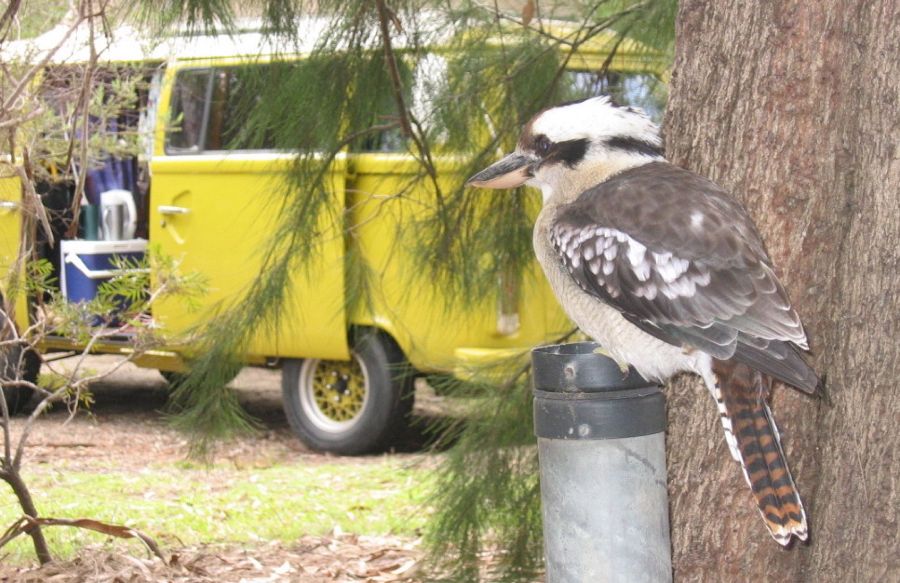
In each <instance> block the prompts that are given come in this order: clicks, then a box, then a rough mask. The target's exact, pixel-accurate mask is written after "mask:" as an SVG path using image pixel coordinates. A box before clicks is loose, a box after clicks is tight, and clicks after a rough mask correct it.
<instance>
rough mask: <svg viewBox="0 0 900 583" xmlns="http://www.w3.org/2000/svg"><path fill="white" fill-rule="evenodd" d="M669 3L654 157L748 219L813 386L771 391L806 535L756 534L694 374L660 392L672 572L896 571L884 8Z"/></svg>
mask: <svg viewBox="0 0 900 583" xmlns="http://www.w3.org/2000/svg"><path fill="white" fill-rule="evenodd" d="M898 6H900V5H898V3H897V2H896V0H874V1H863V2H858V1H857V0H835V1H832V2H809V1H806V0H791V1H786V2H780V1H777V0H769V1H761V2H760V1H757V2H747V3H744V2H709V1H704V0H684V1H683V2H681V4H680V8H679V15H678V23H677V39H678V40H677V54H676V61H675V67H674V77H673V80H672V85H671V93H670V102H669V110H668V117H667V119H666V125H665V133H666V141H667V151H668V154H669V156H670V157H671V159H672V160H673V161H674V162H675V163H677V164H680V165H682V166H685V167H688V168H691V169H693V170H695V171H698V172H700V173H701V174H704V175H706V176H709V177H711V178H712V179H714V180H716V181H717V182H719V183H720V184H722V185H724V186H726V187H728V188H729V189H730V190H731V191H732V192H733V193H734V194H735V196H736V197H737V198H738V199H740V200H741V201H742V202H744V203H745V204H746V205H747V207H748V209H749V210H750V212H751V214H752V215H753V216H754V218H755V219H756V220H757V222H758V224H759V226H760V229H761V231H762V233H763V235H764V237H765V239H766V241H767V244H768V249H769V252H770V254H771V255H772V257H773V259H774V260H775V263H776V264H777V265H778V266H780V268H781V276H782V279H783V281H784V282H785V283H786V286H787V288H788V291H789V293H790V295H791V298H792V300H793V302H794V303H795V305H796V306H797V307H798V310H799V312H800V314H801V316H802V317H803V320H804V322H805V324H806V328H807V333H808V334H809V336H810V337H811V342H812V347H813V352H814V354H815V356H814V358H813V362H814V363H815V367H816V369H817V370H818V371H819V373H820V374H825V375H827V394H828V399H825V400H815V399H811V398H808V397H806V396H804V395H801V394H800V393H798V392H796V391H792V390H790V389H785V388H783V387H782V388H779V389H776V393H775V396H774V399H773V410H774V413H775V418H776V420H777V421H778V424H779V427H780V428H781V434H782V437H783V440H784V442H785V445H786V454H787V458H788V462H789V464H790V466H791V469H792V471H793V473H794V477H795V479H796V481H797V485H798V488H799V490H800V493H801V495H802V496H803V499H804V501H805V504H806V508H807V512H808V514H809V516H810V526H811V529H812V536H811V542H810V544H808V545H795V548H794V549H793V550H788V551H784V550H782V549H781V548H780V547H779V545H777V544H776V543H775V542H774V541H772V539H771V538H769V536H768V534H767V533H766V530H765V528H764V526H763V523H762V521H761V519H760V517H759V515H758V513H757V511H756V509H755V506H754V504H753V503H752V501H751V498H750V495H749V493H748V488H747V486H746V484H745V483H744V478H743V476H742V475H741V471H740V469H739V467H738V465H737V464H736V463H734V462H733V461H732V460H731V459H730V456H729V455H728V451H727V448H726V446H725V442H724V440H723V439H722V432H721V429H720V427H719V426H718V421H717V419H716V413H715V407H714V406H713V404H712V402H711V401H710V399H709V397H708V396H707V395H704V394H703V393H704V390H703V389H702V388H701V387H700V386H699V383H694V382H689V381H685V380H682V381H679V382H676V383H675V384H673V386H672V387H670V391H669V427H670V432H669V441H668V446H669V456H670V457H669V474H670V484H669V485H670V497H671V512H672V529H673V550H674V564H675V577H676V579H677V580H679V581H697V580H703V581H744V580H755V581H898V580H900V553H898V544H900V542H898V541H900V538H898V528H900V479H898V478H900V453H898V451H900V429H898V427H900V390H898V388H897V384H898V382H900V341H898V332H900V330H898V318H900V303H898V298H900V283H898V282H900V251H898V249H900V102H898V100H900V8H898Z"/></svg>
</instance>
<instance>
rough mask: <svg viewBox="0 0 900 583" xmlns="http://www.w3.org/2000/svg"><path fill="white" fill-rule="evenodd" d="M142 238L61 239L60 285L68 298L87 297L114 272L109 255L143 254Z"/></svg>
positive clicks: (131, 256)
mask: <svg viewBox="0 0 900 583" xmlns="http://www.w3.org/2000/svg"><path fill="white" fill-rule="evenodd" d="M146 251H147V241H146V239H129V240H126V241H80V240H78V241H61V242H60V254H61V257H62V261H60V271H62V274H61V277H60V287H61V289H62V293H63V296H64V297H65V298H66V299H67V300H69V301H70V302H80V301H89V300H92V299H94V298H95V297H97V289H98V288H99V287H100V284H102V283H103V282H105V281H109V280H110V279H112V276H113V274H114V273H115V272H116V266H115V264H114V263H113V257H119V258H122V259H129V260H140V259H143V258H144V254H145V253H146Z"/></svg>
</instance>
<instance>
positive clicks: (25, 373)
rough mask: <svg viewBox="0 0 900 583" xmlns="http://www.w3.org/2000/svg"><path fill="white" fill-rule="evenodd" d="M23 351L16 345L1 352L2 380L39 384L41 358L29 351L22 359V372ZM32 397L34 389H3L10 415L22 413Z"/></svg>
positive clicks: (0, 373) (0, 378)
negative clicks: (20, 361)
mask: <svg viewBox="0 0 900 583" xmlns="http://www.w3.org/2000/svg"><path fill="white" fill-rule="evenodd" d="M23 349H24V347H23V346H22V345H20V344H14V345H12V346H11V347H9V348H7V349H6V350H4V351H2V352H0V380H23V381H28V382H31V383H37V379H38V374H39V373H40V372H41V357H40V356H39V355H38V354H37V353H36V352H34V351H33V350H28V351H27V352H25V355H24V358H23V359H22V370H21V371H20V370H17V369H18V366H19V359H20V357H21V356H22V350H23ZM32 396H34V389H30V388H28V387H3V398H4V399H5V400H6V408H7V410H8V411H9V414H10V415H16V414H18V413H21V412H22V410H23V409H25V406H26V405H28V402H29V401H31V397H32Z"/></svg>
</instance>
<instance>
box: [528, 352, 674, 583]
mask: <svg viewBox="0 0 900 583" xmlns="http://www.w3.org/2000/svg"><path fill="white" fill-rule="evenodd" d="M596 348H597V345H596V344H595V343H592V342H580V343H575V344H561V345H557V346H544V347H541V348H536V349H535V350H534V351H533V352H532V362H533V364H534V386H535V390H534V428H535V434H536V435H537V438H538V455H539V456H540V465H541V501H542V505H543V518H544V552H545V554H546V565H547V582H548V583H581V582H603V583H607V582H623V583H625V582H627V583H635V582H653V583H656V582H666V581H671V580H672V558H671V544H670V541H669V507H668V494H667V492H666V451H665V440H664V433H663V432H664V430H665V421H666V412H665V399H664V397H663V395H662V393H661V392H660V390H659V387H657V386H656V385H654V384H652V383H649V382H647V381H646V380H644V379H643V378H642V377H641V376H640V375H638V374H637V372H636V371H634V370H633V369H632V370H630V371H629V372H628V374H627V375H626V374H623V373H622V371H621V370H620V369H619V367H618V365H617V364H616V363H615V362H614V361H613V360H612V359H610V358H608V357H606V356H603V355H601V354H597V353H596V352H595V349H596Z"/></svg>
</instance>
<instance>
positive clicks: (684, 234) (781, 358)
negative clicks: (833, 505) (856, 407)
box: [550, 162, 818, 391]
mask: <svg viewBox="0 0 900 583" xmlns="http://www.w3.org/2000/svg"><path fill="white" fill-rule="evenodd" d="M550 237H551V242H552V244H553V246H554V247H555V248H556V250H557V252H558V253H559V257H560V260H561V261H562V263H563V264H564V265H565V267H566V268H567V269H568V270H569V272H570V273H571V275H572V276H573V277H574V278H575V280H576V281H577V282H578V284H579V285H580V286H581V287H582V288H583V289H585V290H586V291H587V292H589V293H592V294H594V295H596V296H598V297H600V298H601V299H603V300H604V301H606V302H607V303H609V304H610V305H612V306H614V307H616V308H617V309H619V310H620V311H621V312H622V313H623V315H625V317H626V318H628V319H629V320H631V321H632V322H634V323H635V324H636V325H638V326H640V327H641V328H643V329H644V330H646V331H648V332H650V333H651V334H654V335H655V336H657V337H659V338H661V339H663V340H664V341H666V342H669V343H671V344H674V345H677V346H684V345H687V346H691V347H694V348H698V349H700V350H703V351H705V352H707V353H709V354H710V355H712V356H714V357H715V358H718V359H729V358H735V359H737V360H740V361H742V362H745V363H747V364H748V365H752V366H753V367H754V368H756V369H757V370H760V371H761V372H763V373H766V374H768V375H771V376H773V377H775V378H777V379H779V380H782V381H784V382H786V383H788V384H791V385H793V386H795V387H797V388H800V389H803V390H806V391H813V390H814V389H815V387H816V385H817V382H818V380H817V378H816V375H815V373H814V372H813V371H812V369H811V368H810V367H809V365H807V364H806V362H805V361H804V360H803V359H802V357H801V356H800V354H799V352H798V351H797V348H796V347H799V348H803V349H807V348H808V345H807V341H806V334H805V333H804V331H803V327H802V325H801V323H800V318H799V317H798V315H797V313H796V311H795V310H794V309H793V308H792V307H791V304H790V301H789V300H788V297H787V293H786V292H785V290H784V288H783V286H782V285H781V283H780V282H779V281H778V278H777V277H776V276H775V273H774V270H773V267H772V263H771V261H770V259H769V257H768V255H767V254H766V252H765V249H764V246H763V244H762V241H761V239H760V237H759V234H758V232H757V231H756V228H755V227H754V225H753V222H752V220H751V219H750V218H749V216H748V215H747V213H746V211H745V210H744V209H743V207H741V206H740V205H739V204H738V203H737V202H735V201H734V200H732V199H731V198H729V197H728V195H727V194H726V193H725V192H724V191H723V190H722V189H721V188H719V187H718V186H717V185H715V184H714V183H712V182H710V181H708V180H706V179H704V178H702V177H700V176H698V175H696V174H693V173H691V172H689V171H687V170H683V169H681V168H678V167H676V166H672V165H670V164H667V163H663V162H654V163H650V164H646V165H643V166H639V167H637V168H633V169H631V170H626V171H625V172H622V173H620V174H618V175H616V176H614V177H613V178H611V179H609V180H607V181H605V182H603V183H601V184H599V185H597V186H595V187H593V188H591V189H589V190H587V191H585V192H584V193H582V194H581V196H580V197H579V198H578V199H577V200H576V201H575V202H574V203H573V204H571V205H568V207H566V208H565V210H563V211H561V212H560V214H559V215H558V216H557V217H556V220H555V222H554V223H553V225H552V227H551V230H550Z"/></svg>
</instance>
